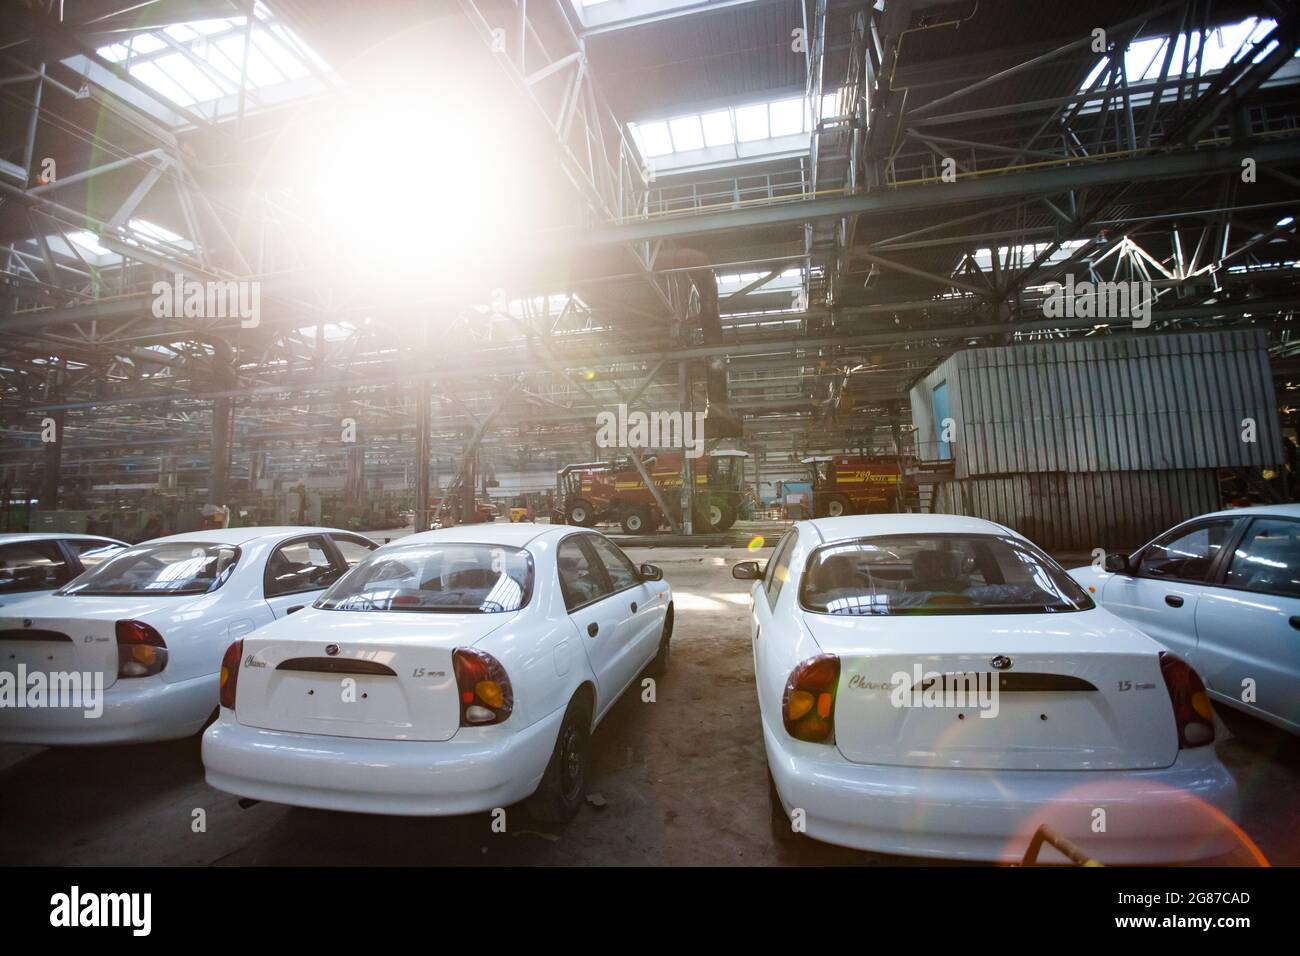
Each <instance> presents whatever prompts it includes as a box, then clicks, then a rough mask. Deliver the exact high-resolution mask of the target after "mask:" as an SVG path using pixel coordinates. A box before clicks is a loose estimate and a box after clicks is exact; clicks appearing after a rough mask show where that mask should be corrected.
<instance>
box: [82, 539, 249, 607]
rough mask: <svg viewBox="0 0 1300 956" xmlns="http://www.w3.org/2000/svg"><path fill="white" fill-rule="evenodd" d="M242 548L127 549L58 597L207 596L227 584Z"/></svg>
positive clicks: (179, 544) (175, 545) (193, 544)
mask: <svg viewBox="0 0 1300 956" xmlns="http://www.w3.org/2000/svg"><path fill="white" fill-rule="evenodd" d="M238 560H239V549H238V548H235V547H232V546H230V545H227V544H209V543H207V542H205V541H173V542H169V543H167V544H142V545H137V546H136V547H134V548H128V549H127V550H125V551H123V552H122V553H121V554H119V555H117V556H116V557H114V558H111V559H109V560H108V561H104V562H103V563H101V564H99V565H98V566H96V567H94V568H92V569H90V570H89V571H87V572H86V573H85V574H83V575H81V576H80V577H79V578H76V579H75V580H74V581H73V582H72V583H71V584H69V585H68V586H67V587H65V588H63V589H62V590H61V591H59V592H58V593H59V594H172V595H176V594H207V593H208V592H209V591H215V590H216V589H217V588H219V587H221V585H223V584H225V583H226V580H227V579H228V578H229V577H230V573H231V571H233V570H234V567H235V563H236V562H237V561H238Z"/></svg>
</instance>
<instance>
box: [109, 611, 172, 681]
mask: <svg viewBox="0 0 1300 956" xmlns="http://www.w3.org/2000/svg"><path fill="white" fill-rule="evenodd" d="M116 631H117V676H118V677H150V676H152V675H154V674H157V673H158V672H159V671H161V670H162V669H163V668H164V667H166V666H167V642H166V641H164V640H163V636H162V635H161V634H159V633H158V632H157V631H156V630H154V629H153V628H152V627H150V626H149V625H148V624H146V623H144V621H118V622H117V625H116Z"/></svg>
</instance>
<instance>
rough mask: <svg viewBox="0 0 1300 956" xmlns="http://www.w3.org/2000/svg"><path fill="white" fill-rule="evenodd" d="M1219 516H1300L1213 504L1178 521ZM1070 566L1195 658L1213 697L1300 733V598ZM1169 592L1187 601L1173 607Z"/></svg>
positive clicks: (1112, 605)
mask: <svg viewBox="0 0 1300 956" xmlns="http://www.w3.org/2000/svg"><path fill="white" fill-rule="evenodd" d="M1220 517H1222V518H1231V519H1234V520H1241V521H1245V520H1249V519H1252V518H1278V519H1284V520H1290V521H1297V522H1300V505H1266V506H1258V507H1251V508H1236V509H1232V510H1228V511H1220V512H1213V513H1211V514H1206V515H1200V516H1198V517H1196V518H1192V519H1189V521H1187V522H1184V523H1183V524H1182V525H1176V526H1175V528H1180V527H1183V526H1184V525H1192V524H1195V523H1197V522H1200V521H1204V520H1206V519H1213V518H1220ZM1173 530H1174V529H1173V528H1171V529H1169V531H1173ZM1165 533H1168V532H1165ZM1159 537H1164V534H1161V535H1160V536H1159ZM1150 543H1151V542H1148V545H1149V544H1150ZM1148 545H1143V547H1142V548H1140V549H1138V551H1136V552H1134V554H1135V555H1136V554H1140V552H1141V551H1143V550H1144V549H1145V548H1146V547H1147V546H1148ZM1070 574H1071V576H1072V577H1073V578H1074V579H1075V580H1076V581H1078V582H1079V583H1080V584H1082V585H1084V586H1085V587H1090V588H1092V589H1093V591H1094V595H1093V596H1094V597H1095V598H1096V599H1097V601H1098V603H1099V604H1101V605H1102V606H1104V607H1105V608H1106V609H1107V610H1108V611H1110V612H1112V613H1114V614H1116V615H1117V616H1119V617H1121V618H1123V619H1124V620H1125V621H1127V622H1129V623H1130V624H1132V625H1134V626H1135V627H1137V628H1138V629H1139V630H1141V631H1142V632H1143V633H1145V634H1146V635H1148V636H1149V637H1151V638H1152V639H1154V640H1155V641H1157V642H1159V643H1160V644H1161V645H1163V646H1164V647H1167V648H1169V649H1170V650H1172V651H1173V652H1174V653H1176V654H1178V655H1179V656H1180V657H1182V658H1183V659H1184V660H1186V661H1187V662H1188V663H1190V664H1191V665H1192V666H1193V667H1194V668H1195V669H1196V670H1197V672H1198V673H1199V674H1200V675H1201V678H1202V679H1203V680H1204V681H1205V685H1206V690H1207V691H1208V692H1209V694H1210V696H1211V697H1212V698H1214V700H1216V701H1218V702H1219V703H1222V704H1226V705H1228V706H1230V707H1234V708H1236V709H1237V710H1241V711H1244V712H1245V713H1248V714H1250V715H1252V716H1254V717H1257V718H1259V719H1261V720H1265V721H1267V722H1269V723H1271V724H1274V725H1275V726H1278V727H1282V728H1283V729H1285V730H1287V731H1290V732H1291V733H1293V734H1300V598H1297V597H1292V596H1289V595H1283V594H1270V593H1263V592H1259V591H1248V590H1244V589H1242V588H1235V587H1228V586H1224V585H1221V584H1214V583H1189V582H1186V581H1178V580H1166V579H1159V578H1151V577H1138V576H1135V575H1131V574H1112V573H1109V572H1107V571H1105V570H1103V569H1101V568H1099V567H1096V566H1094V565H1087V566H1085V567H1081V568H1075V569H1073V570H1071V571H1070ZM1167 599H1173V601H1174V603H1176V602H1177V600H1181V601H1182V604H1181V605H1180V606H1177V607H1174V606H1171V603H1170V600H1167ZM1247 682H1249V684H1248V683H1247ZM1247 686H1250V687H1251V689H1252V690H1253V696H1254V699H1253V700H1245V699H1243V697H1244V696H1246V695H1245V694H1244V691H1245V690H1246V687H1247Z"/></svg>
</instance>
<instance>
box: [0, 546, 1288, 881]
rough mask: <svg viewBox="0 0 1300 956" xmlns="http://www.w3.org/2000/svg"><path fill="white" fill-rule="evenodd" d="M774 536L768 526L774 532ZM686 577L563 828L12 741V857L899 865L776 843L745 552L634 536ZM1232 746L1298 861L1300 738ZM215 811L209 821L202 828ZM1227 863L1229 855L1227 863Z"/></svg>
mask: <svg viewBox="0 0 1300 956" xmlns="http://www.w3.org/2000/svg"><path fill="white" fill-rule="evenodd" d="M771 543H772V539H770V538H769V540H768V544H771ZM630 553H631V555H632V557H633V558H634V559H635V560H637V561H652V562H654V563H657V564H659V565H661V566H662V567H663V568H664V571H665V573H666V575H667V577H668V580H669V581H670V582H671V583H672V585H673V589H674V592H675V595H676V603H677V611H678V616H677V621H678V624H677V628H676V633H675V635H674V639H673V655H672V663H671V666H670V669H669V673H668V675H667V677H665V678H664V679H663V680H662V681H660V683H659V685H658V700H657V702H656V703H653V704H649V703H643V702H642V701H641V698H640V695H638V694H628V695H627V696H625V697H624V698H623V699H622V700H621V701H620V702H619V703H618V705H617V706H616V707H615V709H614V710H613V712H612V713H611V715H610V716H609V717H608V719H607V720H606V721H605V722H604V724H602V725H601V727H600V728H599V730H598V731H597V732H596V734H595V736H594V738H593V756H594V768H593V773H592V779H591V784H590V790H589V792H590V793H591V794H592V795H599V796H600V797H602V798H603V802H604V806H603V807H600V808H596V807H594V806H590V805H588V806H585V807H584V808H583V809H582V811H581V812H580V813H579V815H578V817H577V818H576V819H575V820H574V821H573V822H572V823H570V824H569V825H567V826H564V827H550V826H539V825H534V824H533V823H531V822H530V821H529V820H528V818H527V816H526V814H525V812H524V811H523V810H522V808H511V809H510V810H509V811H508V816H507V832H506V833H504V834H499V833H493V832H492V830H491V826H490V824H491V820H490V818H489V816H488V815H486V814H483V815H478V816H470V817H460V818H454V819H441V820H431V819H416V818H391V817H371V816H361V815H355V814H342V813H327V812H323V811H315V810H301V809H294V808H290V807H283V806H276V805H274V804H267V803H260V804H256V805H254V806H251V807H249V808H248V809H241V808H240V807H239V805H238V802H237V801H236V798H234V797H232V796H228V795H226V794H223V793H219V792H217V791H215V790H212V789H210V788H209V787H208V786H207V785H206V784H205V783H204V782H203V768H202V765H201V764H200V761H199V741H198V740H197V739H192V740H184V741H177V742H173V743H168V744H160V745H150V746H135V747H120V748H95V749H61V750H55V749H44V748H38V747H17V746H11V745H0V863H34V864H60V865H69V864H73V865H87V864H128V865H136V864H172V865H175V864H181V865H185V864H197V865H205V864H235V865H266V864H308V865H316V864H319V865H349V864H418V865H429V864H674V865H691V864H705V865H708V864H848V865H859V864H869V863H900V862H907V861H901V860H898V859H887V858H881V857H875V856H872V855H869V854H864V853H856V852H852V851H849V850H843V849H839V848H836V847H831V846H827V845H823V844H817V843H812V842H808V841H804V842H802V843H801V844H799V845H796V846H794V847H785V846H780V845H778V844H777V843H775V842H774V841H773V839H772V837H771V835H770V833H769V830H768V804H767V781H766V776H765V764H764V754H763V743H762V737H761V735H760V732H759V722H758V708H757V704H756V701H755V696H754V677H753V667H752V658H751V655H750V648H749V637H748V625H747V621H746V618H747V614H748V609H747V605H748V598H747V588H746V585H745V584H744V583H743V582H740V581H736V580H734V579H732V577H731V572H730V565H731V564H732V563H733V562H735V561H738V560H742V559H744V558H747V557H759V558H766V557H767V556H768V555H769V554H770V549H764V550H763V551H759V552H757V553H755V554H750V553H748V552H747V551H746V550H745V549H743V548H698V547H691V548H681V547H660V548H636V549H632V550H631V552H630ZM1227 721H1228V725H1229V727H1230V728H1231V736H1229V737H1228V739H1221V741H1220V743H1219V744H1218V747H1219V752H1220V753H1221V755H1222V756H1223V759H1224V761H1225V762H1226V763H1227V765H1228V766H1229V768H1230V769H1231V770H1232V772H1233V773H1234V774H1235V775H1236V777H1237V780H1238V782H1239V784H1240V786H1241V790H1242V797H1243V809H1242V811H1241V813H1240V815H1239V820H1240V822H1241V825H1242V828H1243V829H1244V830H1245V832H1246V834H1248V835H1249V836H1250V837H1251V838H1252V839H1253V840H1255V841H1256V842H1257V843H1258V845H1259V846H1260V848H1261V849H1262V851H1263V853H1264V855H1265V856H1266V857H1268V859H1269V860H1271V861H1272V862H1273V863H1274V864H1292V865H1296V864H1300V841H1297V839H1296V836H1295V833H1296V824H1297V822H1300V820H1298V819H1297V817H1298V816H1300V739H1297V738H1295V737H1290V736H1288V735H1286V734H1282V733H1281V732H1275V731H1273V730H1272V729H1270V728H1268V727H1267V726H1265V725H1263V724H1259V723H1257V722H1255V721H1252V720H1250V719H1248V718H1244V717H1236V716H1233V715H1232V714H1231V713H1229V714H1228V715H1227ZM198 808H202V809H203V810H204V811H206V818H207V829H206V832H203V833H195V832H193V831H192V828H191V821H192V819H193V817H194V811H195V810H196V809H198ZM1225 862H1229V861H1225Z"/></svg>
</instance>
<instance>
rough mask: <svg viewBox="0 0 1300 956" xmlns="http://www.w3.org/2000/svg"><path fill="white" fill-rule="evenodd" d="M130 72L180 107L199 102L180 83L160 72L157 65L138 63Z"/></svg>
mask: <svg viewBox="0 0 1300 956" xmlns="http://www.w3.org/2000/svg"><path fill="white" fill-rule="evenodd" d="M130 70H131V75H132V76H134V77H135V78H136V79H137V80H139V81H140V82H141V83H144V84H146V85H148V86H150V87H152V88H153V89H155V90H157V91H158V92H159V93H161V94H162V95H163V96H165V97H167V98H168V99H169V100H171V101H172V102H173V103H176V104H177V105H179V106H192V105H193V104H194V103H196V102H198V101H197V99H196V98H195V97H193V96H191V95H190V94H189V93H188V92H186V91H185V89H184V88H183V87H182V86H181V85H180V84H179V83H177V82H176V81H175V80H173V79H172V78H171V77H170V76H168V75H167V74H166V73H164V72H163V71H162V70H160V69H159V68H158V64H157V63H152V62H147V63H137V64H135V65H134V66H132V67H131V68H130Z"/></svg>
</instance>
